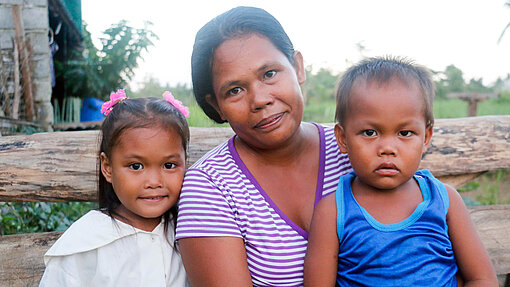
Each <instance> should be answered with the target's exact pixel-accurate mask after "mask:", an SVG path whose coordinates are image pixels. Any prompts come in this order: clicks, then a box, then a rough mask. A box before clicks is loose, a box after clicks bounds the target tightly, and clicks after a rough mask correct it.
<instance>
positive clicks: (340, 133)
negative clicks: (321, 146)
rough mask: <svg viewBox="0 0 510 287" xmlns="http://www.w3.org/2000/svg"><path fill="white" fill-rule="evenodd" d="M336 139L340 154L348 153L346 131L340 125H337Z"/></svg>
mask: <svg viewBox="0 0 510 287" xmlns="http://www.w3.org/2000/svg"><path fill="white" fill-rule="evenodd" d="M335 137H336V142H337V144H338V147H339V148H340V152H342V153H347V144H346V141H345V131H344V128H343V127H342V126H341V125H340V124H336V125H335Z"/></svg>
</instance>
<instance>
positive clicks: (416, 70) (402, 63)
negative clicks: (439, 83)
mask: <svg viewBox="0 0 510 287" xmlns="http://www.w3.org/2000/svg"><path fill="white" fill-rule="evenodd" d="M393 78H398V79H399V80H401V81H403V82H405V83H408V84H410V83H411V82H413V81H414V82H416V83H417V84H418V86H419V87H420V89H421V92H422V96H423V99H424V101H425V120H426V126H427V127H432V126H433V125H434V113H433V108H432V104H433V100H434V95H435V84H434V81H432V76H431V73H430V72H429V70H428V69H427V68H425V67H423V66H420V65H417V64H415V63H414V62H413V61H411V60H408V59H406V58H402V57H391V56H386V57H375V58H368V59H365V60H362V61H361V62H359V63H358V64H357V65H354V66H352V67H350V68H349V69H348V70H347V71H346V72H345V73H344V74H343V75H342V77H341V79H340V82H339V83H338V87H337V91H336V112H335V120H336V121H337V123H339V124H341V125H342V124H343V123H344V117H345V114H346V112H347V109H348V106H349V98H350V96H351V92H352V87H353V86H354V85H355V84H356V83H358V82H359V81H364V82H371V81H376V82H378V83H385V82H388V81H390V80H391V79H393Z"/></svg>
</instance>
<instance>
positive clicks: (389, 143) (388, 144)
mask: <svg viewBox="0 0 510 287" xmlns="http://www.w3.org/2000/svg"><path fill="white" fill-rule="evenodd" d="M377 154H378V155H379V156H385V155H386V156H395V155H397V148H396V145H395V141H394V140H393V139H391V138H383V139H381V144H380V145H379V150H378V152H377Z"/></svg>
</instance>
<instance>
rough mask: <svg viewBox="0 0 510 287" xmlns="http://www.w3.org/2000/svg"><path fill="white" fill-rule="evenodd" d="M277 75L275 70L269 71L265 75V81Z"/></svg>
mask: <svg viewBox="0 0 510 287" xmlns="http://www.w3.org/2000/svg"><path fill="white" fill-rule="evenodd" d="M275 75H276V71H275V70H269V71H267V72H266V73H265V74H264V79H271V78H272V77H274V76H275Z"/></svg>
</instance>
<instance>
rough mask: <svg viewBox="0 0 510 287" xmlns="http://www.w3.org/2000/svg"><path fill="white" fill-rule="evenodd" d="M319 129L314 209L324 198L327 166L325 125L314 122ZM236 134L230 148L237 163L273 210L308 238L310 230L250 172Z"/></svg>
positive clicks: (230, 140)
mask: <svg viewBox="0 0 510 287" xmlns="http://www.w3.org/2000/svg"><path fill="white" fill-rule="evenodd" d="M313 124H314V125H315V126H316V127H317V129H318V131H319V170H318V175H317V187H316V190H315V201H314V209H315V206H316V205H317V203H319V201H320V200H321V199H322V197H323V196H322V192H323V188H324V184H323V182H324V168H325V157H326V151H325V149H326V142H325V141H326V139H325V135H324V127H323V126H322V125H320V124H316V123H313ZM234 138H235V136H233V137H231V138H230V139H229V141H228V149H229V151H230V153H231V154H232V156H233V158H234V161H235V163H236V164H237V165H238V166H239V168H240V169H241V171H242V172H243V173H244V174H245V175H246V177H247V178H248V179H249V180H250V182H251V183H252V184H253V186H255V188H256V189H257V190H258V191H259V193H260V194H261V195H262V197H264V199H265V200H266V202H267V203H269V205H270V206H271V208H273V210H274V211H275V212H276V213H277V214H278V215H280V217H281V218H282V219H283V220H284V221H285V222H286V223H287V224H288V225H289V226H291V227H292V229H294V230H295V231H296V232H297V233H298V234H300V235H301V236H302V237H303V238H304V239H306V240H308V232H306V231H305V230H304V229H303V228H301V227H300V226H299V225H297V224H296V223H295V222H294V221H292V220H291V219H290V218H289V217H287V215H285V213H283V211H282V210H281V209H280V208H279V207H278V206H277V205H276V203H275V202H274V201H273V200H272V199H271V197H269V195H268V194H267V193H266V191H265V190H264V189H263V188H262V186H260V184H259V182H258V181H257V180H256V179H255V177H254V176H253V174H252V173H251V172H250V170H249V169H248V167H247V166H246V165H245V164H244V162H243V160H242V159H241V157H240V156H239V153H238V152H237V150H236V147H235V145H234Z"/></svg>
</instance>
